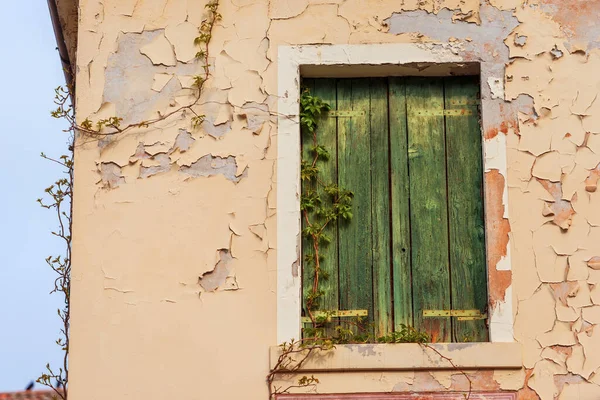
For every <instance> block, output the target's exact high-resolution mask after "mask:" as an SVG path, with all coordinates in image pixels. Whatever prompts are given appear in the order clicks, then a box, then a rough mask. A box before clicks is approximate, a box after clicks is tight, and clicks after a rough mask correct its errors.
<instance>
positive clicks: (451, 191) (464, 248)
mask: <svg viewBox="0 0 600 400" xmlns="http://www.w3.org/2000/svg"><path fill="white" fill-rule="evenodd" d="M445 93H446V98H445V101H446V109H453V108H470V109H473V111H474V112H473V115H464V116H446V152H447V168H448V205H449V207H448V210H449V215H448V218H449V221H450V223H449V226H450V271H451V282H452V307H453V308H454V309H458V310H462V309H465V310H466V309H477V310H480V311H481V313H482V314H483V313H485V311H486V306H487V279H486V258H485V233H484V232H485V230H484V220H483V196H482V189H483V160H482V147H481V129H480V127H479V117H478V113H477V108H476V106H473V105H472V104H473V103H474V102H476V101H477V99H478V97H479V96H478V94H479V81H478V79H477V78H476V77H455V78H448V79H446V81H445ZM466 103H470V104H471V105H468V106H464V105H460V104H466ZM452 336H453V340H454V341H456V342H465V341H467V342H478V341H481V342H484V341H487V340H488V334H487V328H486V324H485V320H474V321H459V320H457V319H454V321H453V335H452Z"/></svg>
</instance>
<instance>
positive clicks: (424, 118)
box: [406, 78, 451, 342]
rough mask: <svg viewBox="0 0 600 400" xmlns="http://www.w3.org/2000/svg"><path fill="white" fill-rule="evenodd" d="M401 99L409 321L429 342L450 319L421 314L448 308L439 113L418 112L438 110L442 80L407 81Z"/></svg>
mask: <svg viewBox="0 0 600 400" xmlns="http://www.w3.org/2000/svg"><path fill="white" fill-rule="evenodd" d="M406 101H407V112H408V153H409V157H408V158H409V174H410V219H411V243H412V248H411V260H412V278H413V312H414V323H415V327H417V328H419V329H423V330H425V331H427V332H428V333H429V334H430V336H431V339H432V341H436V342H447V341H450V339H451V329H450V327H451V326H450V319H449V318H423V310H424V309H434V310H449V309H450V271H449V260H448V209H447V192H446V163H445V162H444V160H445V140H444V117H443V116H431V115H419V114H418V112H419V110H423V109H441V108H443V104H444V88H443V83H442V80H441V79H435V78H434V79H431V78H411V79H410V80H407V85H406Z"/></svg>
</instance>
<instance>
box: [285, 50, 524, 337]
mask: <svg viewBox="0 0 600 400" xmlns="http://www.w3.org/2000/svg"><path fill="white" fill-rule="evenodd" d="M467 61H468V60H464V59H463V58H462V57H460V56H459V55H456V54H454V53H453V52H451V51H450V50H447V49H443V48H439V47H438V48H435V49H434V47H432V46H425V45H419V44H404V43H402V44H366V45H298V46H279V48H278V57H277V62H278V72H277V73H278V96H279V99H278V115H279V117H278V131H277V152H278V155H277V341H278V343H282V342H284V341H289V340H290V339H299V338H300V335H301V306H302V289H301V287H302V271H301V268H302V266H301V261H300V248H301V214H300V195H301V186H300V157H301V147H300V146H301V144H300V120H299V100H300V99H299V97H300V73H301V69H302V70H305V69H310V68H316V67H319V68H320V70H323V69H322V68H323V67H324V66H344V68H343V69H342V71H346V72H347V71H348V69H347V68H353V67H354V68H356V67H360V66H386V67H390V68H392V69H393V67H394V66H396V67H397V66H402V65H405V64H414V63H456V64H460V63H466V62H467ZM495 67H497V66H495ZM486 68H488V71H486ZM491 69H492V65H490V66H486V64H485V63H481V75H482V77H487V76H488V75H489V74H487V72H490V71H491ZM337 70H339V68H338V69H337ZM358 70H359V69H358V68H357V71H358ZM363 70H364V71H368V69H363ZM332 71H333V69H332ZM346 72H344V73H343V74H344V75H346ZM366 73H368V72H366ZM335 74H336V73H335V72H334V75H333V76H335ZM340 76H341V75H340ZM353 76H369V75H360V72H358V73H357V74H356V75H353ZM494 79H500V80H501V81H502V82H503V80H504V78H503V77H501V78H494ZM483 81H484V79H482V82H483ZM482 84H485V82H484V83H482ZM486 100H487V99H485V98H484V99H483V100H482V114H483V115H484V116H486V115H491V114H493V113H494V111H493V107H492V106H491V100H490V101H486ZM486 107H487V108H488V110H486ZM487 111H489V114H488V113H486V112H487ZM483 125H484V126H483V129H482V132H484V131H485V128H486V126H485V121H484V122H483ZM482 135H483V134H482ZM482 143H483V151H484V171H486V172H487V171H490V170H492V169H495V170H498V171H499V173H500V174H502V175H503V176H504V177H505V178H506V176H507V165H506V135H503V134H502V135H497V136H495V137H494V138H492V139H485V138H482ZM484 182H485V181H484ZM504 182H505V183H504V185H505V187H504V191H503V204H504V210H505V211H504V216H503V217H504V218H508V185H507V183H506V182H507V180H506V179H504ZM484 184H485V183H484ZM486 204H487V202H486ZM495 268H496V269H497V270H511V269H512V266H511V257H510V243H509V244H508V245H507V249H506V256H505V257H504V258H503V259H502V260H501V261H500V262H499V263H498V265H497V266H495ZM488 274H489V271H488ZM488 276H489V275H488ZM488 293H489V291H488ZM489 314H490V315H489V323H490V341H491V342H513V341H514V334H513V325H514V316H513V299H512V287H511V286H509V287H508V288H507V289H506V292H505V299H504V301H503V302H500V301H496V303H495V306H494V307H493V308H492V309H490V310H489Z"/></svg>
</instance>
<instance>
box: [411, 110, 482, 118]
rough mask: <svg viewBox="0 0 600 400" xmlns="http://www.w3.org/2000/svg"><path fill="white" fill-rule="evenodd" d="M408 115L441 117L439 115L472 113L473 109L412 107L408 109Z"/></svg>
mask: <svg viewBox="0 0 600 400" xmlns="http://www.w3.org/2000/svg"><path fill="white" fill-rule="evenodd" d="M408 113H409V115H412V116H415V115H420V116H422V117H441V116H448V117H462V116H467V115H473V114H474V113H473V110H470V109H467V108H456V109H446V110H444V109H437V110H436V109H428V108H423V109H416V110H415V109H413V110H409V112H408Z"/></svg>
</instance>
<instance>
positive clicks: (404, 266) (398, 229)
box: [389, 78, 413, 331]
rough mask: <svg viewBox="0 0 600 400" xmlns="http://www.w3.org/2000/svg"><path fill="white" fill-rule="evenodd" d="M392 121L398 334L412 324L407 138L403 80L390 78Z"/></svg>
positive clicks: (395, 319)
mask: <svg viewBox="0 0 600 400" xmlns="http://www.w3.org/2000/svg"><path fill="white" fill-rule="evenodd" d="M389 120H390V122H389V124H390V155H391V157H390V174H391V181H390V182H391V205H392V207H391V208H392V221H391V222H392V228H391V229H392V255H393V256H392V280H393V294H394V296H393V299H394V328H395V329H396V330H398V331H399V330H400V329H402V324H404V325H410V326H412V325H413V312H412V278H411V267H410V254H411V247H410V207H409V198H410V192H409V180H408V137H407V132H406V86H405V83H404V78H390V79H389Z"/></svg>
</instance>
